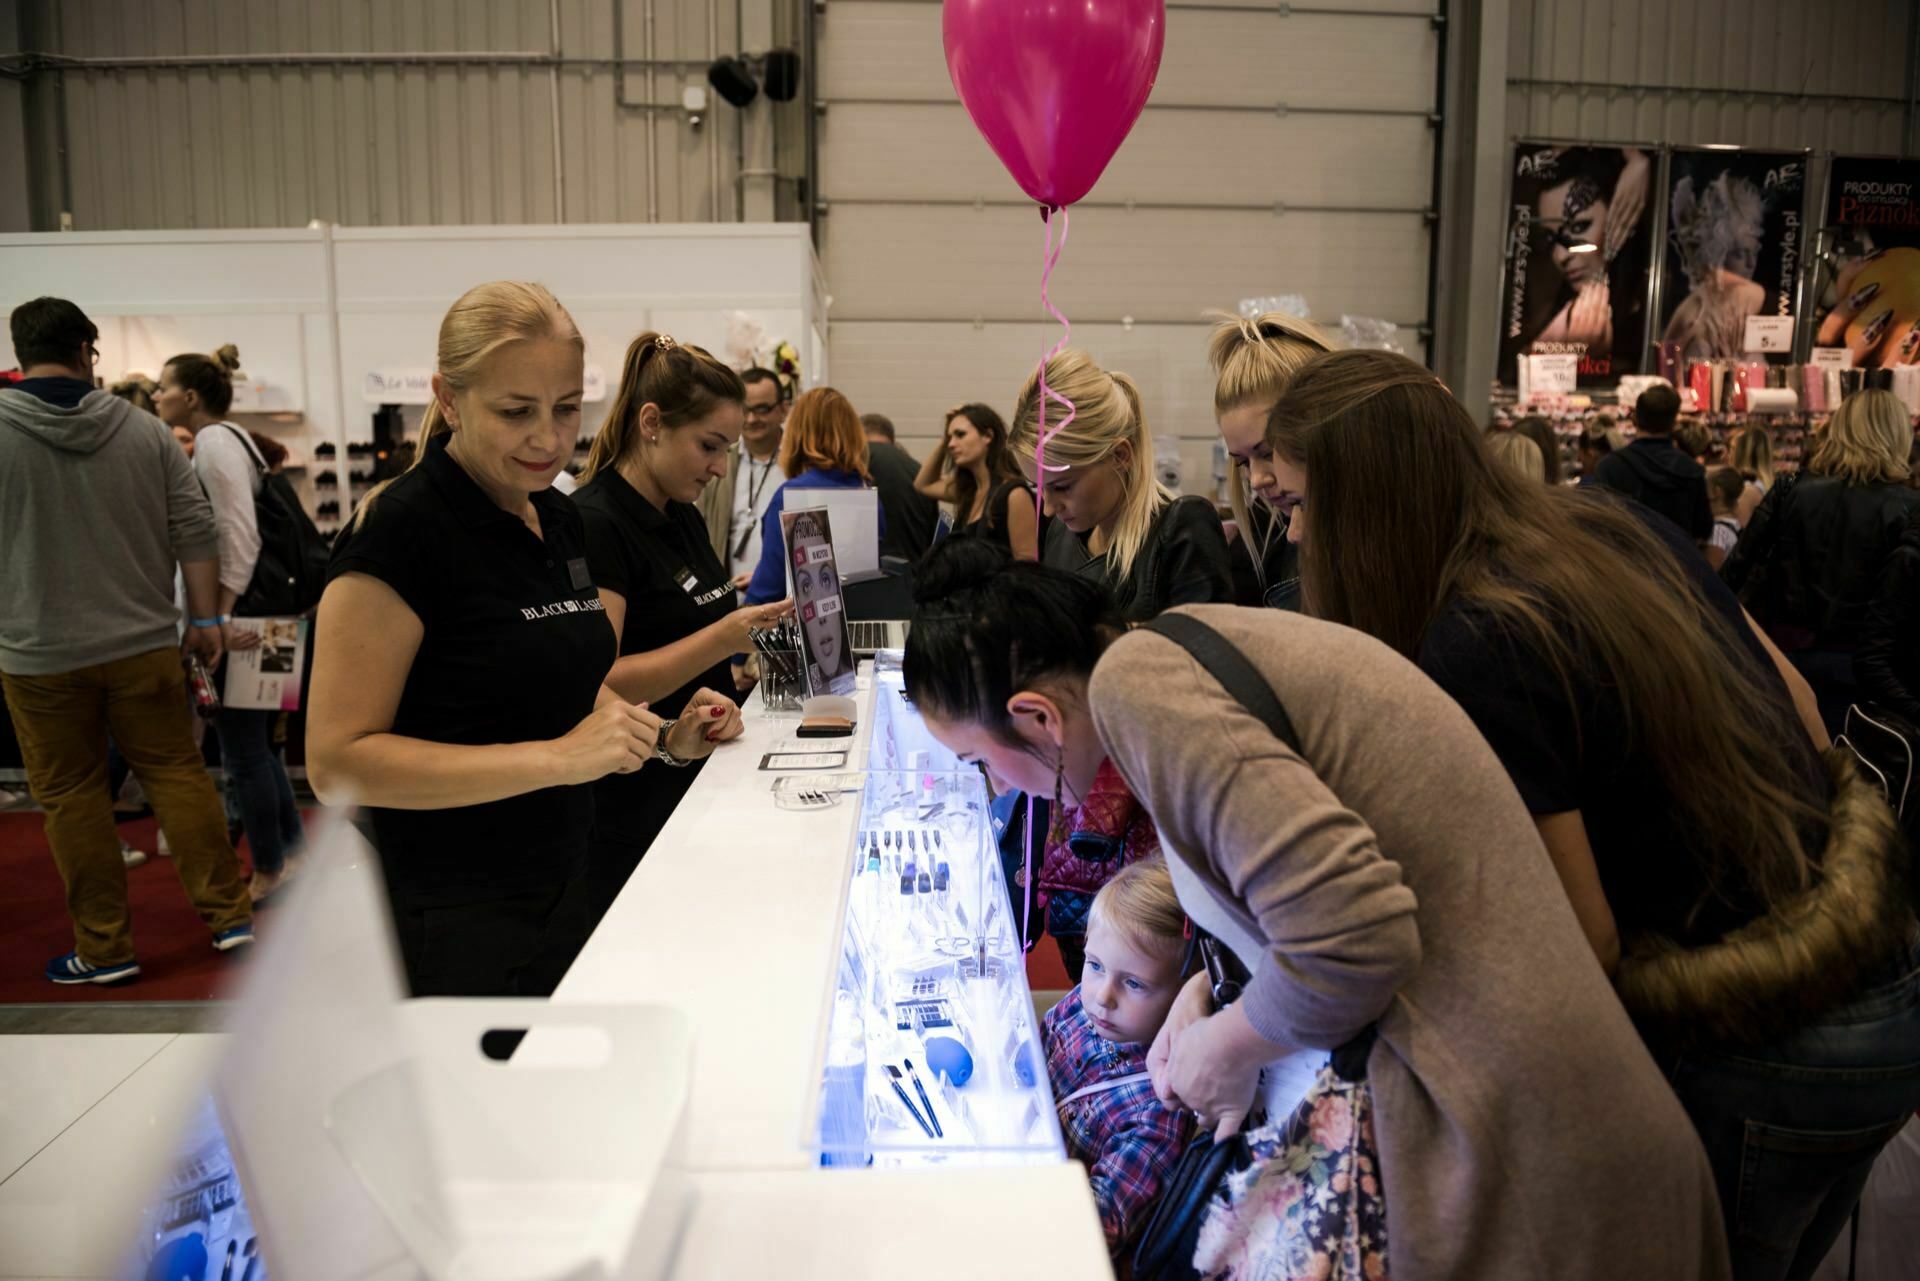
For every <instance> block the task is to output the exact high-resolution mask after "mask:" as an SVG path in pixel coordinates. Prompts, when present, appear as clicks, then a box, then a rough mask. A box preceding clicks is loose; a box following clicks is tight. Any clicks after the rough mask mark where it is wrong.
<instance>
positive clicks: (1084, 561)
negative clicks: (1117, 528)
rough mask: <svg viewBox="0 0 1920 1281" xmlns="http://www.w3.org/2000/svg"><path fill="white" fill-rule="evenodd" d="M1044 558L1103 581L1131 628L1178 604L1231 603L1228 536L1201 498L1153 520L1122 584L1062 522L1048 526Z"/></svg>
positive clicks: (1177, 502) (1180, 502) (1174, 505)
mask: <svg viewBox="0 0 1920 1281" xmlns="http://www.w3.org/2000/svg"><path fill="white" fill-rule="evenodd" d="M1040 559H1041V561H1042V562H1044V563H1045V564H1048V565H1052V566H1053V567H1055V568H1056V569H1065V570H1071V571H1072V572H1074V573H1076V574H1079V575H1080V576H1081V577H1083V578H1096V579H1099V580H1100V581H1102V582H1105V583H1106V584H1107V586H1108V587H1109V588H1110V589H1111V590H1112V592H1113V598H1114V604H1115V605H1117V606H1118V607H1119V610H1120V616H1121V617H1122V618H1124V619H1126V620H1127V621H1128V622H1129V623H1144V622H1146V621H1147V620H1148V619H1150V618H1157V617H1159V615H1160V614H1161V613H1163V612H1165V611H1166V610H1168V609H1171V608H1172V607H1173V606H1175V605H1204V604H1209V603H1218V604H1223V605H1230V604H1232V603H1233V564H1232V560H1231V558H1230V557H1229V556H1228V553H1227V531H1226V528H1225V527H1224V526H1223V525H1222V524H1221V523H1220V513H1219V512H1218V511H1216V510H1214V506H1213V503H1212V502H1211V501H1209V500H1208V499H1205V498H1202V497H1200V496H1199V495H1197V494H1188V495H1187V496H1186V497H1184V498H1176V499H1174V500H1173V501H1172V502H1171V503H1168V504H1167V505H1166V506H1165V507H1162V508H1161V509H1160V512H1159V514H1158V515H1157V516H1155V517H1154V518H1153V528H1152V529H1150V530H1148V531H1147V538H1146V541H1145V542H1144V543H1142V544H1141V545H1140V553H1139V555H1137V556H1135V557H1134V559H1133V572H1132V573H1130V574H1129V575H1128V576H1127V578H1126V579H1125V580H1124V581H1122V582H1118V583H1116V582H1112V581H1110V580H1109V579H1108V578H1107V558H1106V557H1105V556H1091V555H1089V554H1088V553H1087V545H1086V544H1085V543H1084V542H1082V541H1081V540H1080V538H1079V536H1078V535H1076V534H1075V533H1074V532H1073V531H1072V530H1070V529H1068V528H1067V527H1066V525H1065V523H1063V522H1061V521H1057V520H1054V521H1048V522H1047V532H1046V540H1045V543H1044V545H1043V547H1042V548H1041V552H1040Z"/></svg>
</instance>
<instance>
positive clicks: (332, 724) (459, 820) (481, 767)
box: [307, 282, 705, 996]
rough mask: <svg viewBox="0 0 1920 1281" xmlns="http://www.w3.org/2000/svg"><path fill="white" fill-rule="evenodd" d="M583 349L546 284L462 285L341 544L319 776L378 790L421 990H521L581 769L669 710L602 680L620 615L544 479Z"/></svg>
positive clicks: (563, 449) (323, 688)
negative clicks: (409, 422) (412, 402)
mask: <svg viewBox="0 0 1920 1281" xmlns="http://www.w3.org/2000/svg"><path fill="white" fill-rule="evenodd" d="M584 350H585V345H584V343H583V342H582V340H581V337H580V333H579V330H578V329H577V328H575V326H574V323H573V320H572V318H571V317H570V316H568V315H567V313H566V310H565V309H564V308H562V307H561V306H560V304H559V303H558V302H557V301H556V300H555V299H554V297H553V295H552V294H550V293H548V292H547V291H546V290H545V289H544V288H542V287H540V286H538V285H528V284H518V283H512V282H495V283H492V284H486V285H479V286H476V287H475V288H473V289H471V290H469V291H468V292H467V293H466V294H465V295H463V296H462V297H461V298H460V300H459V301H458V302H456V303H455V304H454V305H453V308H452V310H450V311H449V312H448V313H447V316H446V319H445V320H444V321H442V322H441V325H440V338H439V351H438V372H437V373H435V374H434V377H433V388H434V402H433V404H432V405H431V406H430V407H429V408H428V411H427V416H426V420H425V422H424V423H423V424H422V428H421V443H420V447H419V452H418V454H417V456H416V458H415V460H414V465H413V467H412V468H411V469H410V470H409V471H408V472H407V473H406V474H404V475H403V476H401V477H399V478H398V479H397V480H395V481H393V482H392V483H391V484H390V485H387V486H385V487H384V488H383V489H382V490H377V491H375V492H374V493H373V494H370V495H369V496H368V497H367V499H366V500H365V501H364V502H363V503H362V505H361V508H360V513H359V516H358V518H357V519H356V520H355V522H354V524H353V525H352V526H351V527H350V528H349V529H348V530H347V531H346V532H345V533H344V534H343V535H342V536H341V538H340V540H339V541H338V542H337V543H336V544H335V546H334V554H333V563H332V566H331V569H330V571H329V573H330V581H329V582H328V584H327V590H326V594H325V595H324V596H323V597H322V598H321V601H320V612H319V617H318V621H317V625H316V628H315V648H314V671H313V689H312V695H311V703H310V710H309V715H308V723H307V768H308V776H309V779H310V781H311V782H312V783H313V786H314V790H315V791H316V792H317V793H318V794H319V796H320V797H321V799H322V800H324V801H326V802H327V803H328V804H343V803H344V804H359V805H364V806H366V807H367V816H368V818H369V820H370V825H371V829H372V835H373V838H374V841H375V843H376V845H377V846H378V848H379V851H380V856H381V865H382V869H383V871H384V874H385V877H386V881H387V887H388V893H389V895H390V898H391V900H392V906H393V916H394V924H395V928H396V930H397V933H398V936H399V941H400V951H401V957H402V959H403V961H404V962H405V964H406V969H407V978H408V982H409V983H410V985H411V987H412V990H413V992H414V994H415V995H418V996H426V995H441V996H490V995H507V994H513V993H516V992H519V993H522V994H526V993H528V992H529V990H530V989H529V987H528V986H527V984H526V983H525V981H524V980H523V977H522V972H523V971H524V970H525V969H526V967H527V966H528V965H529V964H530V963H531V962H532V961H533V960H534V958H535V957H536V955H537V954H538V953H539V952H540V950H541V949H542V947H543V946H545V945H546V942H547V938H548V930H549V926H550V924H551V923H552V920H553V918H554V915H555V909H556V908H557V906H558V905H559V902H560V899H561V895H562V892H563V891H564V890H565V888H566V886H567V883H568V881H569V880H570V879H571V877H572V876H573V874H574V873H575V871H576V869H577V868H578V867H579V866H580V865H581V864H582V863H583V862H584V860H585V857H586V849H587V837H588V834H589V832H590V830H591V827H592V822H593V798H592V792H591V789H590V788H589V786H588V784H590V783H592V782H593V781H594V780H595V779H598V778H601V777H603V776H604V775H607V774H614V773H632V772H633V771H635V770H638V769H639V768H640V767H641V766H642V765H643V764H645V763H646V762H647V761H648V760H650V759H651V758H652V757H653V756H654V753H655V740H656V735H657V734H658V733H659V730H660V725H661V722H660V719H659V717H657V716H655V715H654V714H652V713H651V712H649V711H647V710H646V709H645V708H644V707H635V706H632V705H630V704H628V703H627V702H625V701H623V700H621V699H618V698H616V697H614V696H613V695H611V694H608V693H605V692H603V690H602V686H601V681H602V679H603V678H604V677H605V676H606V674H607V671H608V669H609V668H610V667H611V666H612V664H613V660H614V656H615V636H614V632H613V629H612V628H611V627H610V626H608V623H607V616H606V613H605V610H604V608H603V607H602V605H601V603H600V597H599V594H598V593H597V592H596V591H595V590H594V585H593V576H592V574H591V573H590V572H589V570H588V567H587V548H586V535H585V531H584V530H583V529H582V527H581V524H580V517H579V514H578V513H577V512H576V511H575V510H574V507H573V504H572V503H571V502H570V501H569V500H568V499H567V498H566V497H565V496H563V495H561V494H560V493H558V492H556V491H554V490H552V489H551V488H549V487H550V486H551V485H552V483H553V478H554V476H555V475H557V474H558V473H559V471H560V469H561V467H562V466H563V465H564V464H565V462H566V460H567V458H568V456H569V455H570V454H571V453H572V442H573V441H574V440H575V439H576V438H577V437H578V435H579V417H580V399H581V395H582V384H583V382H584V364H583V353H584ZM685 737H688V735H677V736H676V740H675V741H674V743H673V745H674V746H676V747H679V746H680V745H679V743H678V741H677V740H678V739H680V738H685ZM691 737H693V738H694V739H695V740H696V741H699V740H700V739H701V736H700V735H699V734H697V733H695V734H693V735H691ZM700 745H701V747H704V746H705V744H704V742H701V744H700ZM680 750H684V751H688V752H690V753H692V752H697V751H698V750H699V749H698V748H690V747H681V748H680Z"/></svg>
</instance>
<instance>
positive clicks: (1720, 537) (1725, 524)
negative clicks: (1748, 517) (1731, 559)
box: [1707, 516, 1740, 555]
mask: <svg viewBox="0 0 1920 1281" xmlns="http://www.w3.org/2000/svg"><path fill="white" fill-rule="evenodd" d="M1707 544H1708V546H1711V547H1718V548H1719V549H1720V550H1721V551H1723V552H1726V553H1728V554H1729V555H1731V554H1732V552H1733V549H1734V548H1735V547H1737V546H1739V545H1740V525H1739V523H1738V522H1736V521H1735V520H1734V519H1733V518H1732V517H1730V516H1718V517H1715V518H1714V522H1713V533H1712V534H1711V535H1709V536H1708V538H1707Z"/></svg>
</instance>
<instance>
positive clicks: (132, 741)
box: [0, 648, 253, 965]
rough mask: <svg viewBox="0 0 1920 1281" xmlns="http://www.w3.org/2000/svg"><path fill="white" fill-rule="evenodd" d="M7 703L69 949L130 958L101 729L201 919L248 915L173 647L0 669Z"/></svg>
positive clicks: (230, 920) (92, 956) (221, 921)
mask: <svg viewBox="0 0 1920 1281" xmlns="http://www.w3.org/2000/svg"><path fill="white" fill-rule="evenodd" d="M0 685H4V687H5V689H6V694H7V713H8V715H9V716H11V717H12V718H13V729H14V734H15V735H16V736H17V737H18V738H19V740H20V752H21V755H22V756H23V757H25V759H26V766H27V785H28V786H29V787H30V788H31V789H32V791H33V797H34V799H35V800H36V801H38V802H39V803H40V808H41V809H42V810H44V811H45V812H46V825H47V843H48V844H49V845H51V846H52V847H53V861H54V862H55V864H57V865H58V866H59V868H60V877H61V879H62V880H63V881H65V882H66V886H67V914H68V915H69V916H71V917H72V918H73V941H74V947H75V949H76V950H77V951H78V952H79V953H80V959H81V960H83V961H86V962H87V963H89V964H91V965H120V964H123V963H125V962H127V961H131V960H132V959H133V928H132V924H131V922H130V921H129V920H128V919H127V869H126V866H125V864H124V863H122V861H121V858H120V838H119V835H118V833H117V832H116V831H115V830H114V825H113V798H112V797H110V796H109V795H107V735H108V733H111V734H112V735H113V741H114V743H115V744H116V745H117V746H118V747H119V748H120V754H121V755H122V756H124V757H126V760H127V764H128V765H129V766H131V767H132V768H133V772H134V774H135V775H136V776H137V777H138V778H139V779H140V784H141V786H142V787H144V788H145V789H146V792H147V797H148V799H149V800H150V801H152V803H153V811H154V813H155V815H157V816H158V817H159V819H160V830H161V831H163V832H165V833H166V835H167V843H168V844H169V845H170V846H171V847H172V849H173V866H174V870H175V871H176V872H177V873H178V874H179V876H180V883H181V885H183V886H184V887H185V888H186V891H187V897H188V898H189V899H191V900H192V901H193V905H194V907H195V908H196V909H198V911H199V913H200V919H201V920H203V921H205V922H206V923H207V928H208V929H209V930H211V931H213V932H214V933H216V934H218V933H220V932H221V931H222V930H228V929H232V928H233V927H234V926H236V925H245V924H247V923H248V922H249V921H250V920H251V919H252V915H253V912H252V907H251V905H250V904H249V902H248V900H247V889H246V886H245V884H244V883H243V882H242V881H241V879H240V860H239V859H238V858H237V857H236V856H235V855H234V852H233V845H232V843H231V842H230V841H229V840H228V839H227V819H226V814H225V813H224V812H223V811H222V809H221V806H220V794H219V792H218V791H216V790H215V789H214V786H213V780H212V779H211V778H209V777H208V775H207V771H206V767H205V765H203V764H202V762H201V759H200V752H199V750H198V749H197V748H196V747H195V746H194V743H193V733H192V724H191V717H192V713H191V712H190V711H189V710H188V707H187V692H186V673H185V671H184V670H183V669H182V668H181V665H180V654H179V651H177V650H174V649H171V648H168V649H159V650H155V651H153V652H152V653H149V654H139V655H136V656H135V657H133V658H123V659H120V660H118V661H117V662H112V663H101V664H99V665H97V666H94V667H82V668H80V669H79V670H78V671H72V672H62V673H60V674H59V675H57V676H5V675H0Z"/></svg>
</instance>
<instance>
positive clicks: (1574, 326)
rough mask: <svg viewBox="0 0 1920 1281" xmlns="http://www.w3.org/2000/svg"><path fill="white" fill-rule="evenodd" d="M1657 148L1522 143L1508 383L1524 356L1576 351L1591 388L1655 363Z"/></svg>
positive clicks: (1515, 171) (1506, 352)
mask: <svg viewBox="0 0 1920 1281" xmlns="http://www.w3.org/2000/svg"><path fill="white" fill-rule="evenodd" d="M1656 154H1657V153H1656V151H1655V149H1654V148H1653V147H1651V146H1639V145H1633V144H1629V145H1624V146H1619V145H1616V146H1573V145H1568V144H1566V143H1555V142H1526V141H1522V142H1519V143H1516V144H1515V145H1514V150H1513V163H1512V168H1511V170H1510V178H1511V185H1510V188H1509V194H1508V199H1507V211H1508V212H1507V248H1506V264H1505V283H1504V285H1503V288H1502V291H1501V316H1500V375H1499V376H1500V381H1501V382H1503V383H1505V384H1507V385H1508V386H1513V385H1514V384H1515V383H1516V382H1517V381H1518V365H1519V357H1520V356H1521V355H1522V354H1527V355H1574V356H1578V357H1579V358H1580V366H1579V370H1580V372H1579V380H1580V383H1581V384H1582V385H1583V386H1592V385H1597V384H1602V383H1607V384H1611V383H1613V382H1616V381H1618V380H1619V378H1620V376H1621V375H1622V374H1637V373H1642V372H1644V370H1645V366H1646V363H1647V316H1648V304H1649V301H1650V297H1651V294H1652V276H1653V273H1652V267H1653V254H1654V246H1653V242H1654V238H1655V231H1656V229H1655V227H1654V225H1653V214H1654V205H1655V201H1654V199H1653V197H1654V194H1655V193H1654V164H1653V161H1654V157H1655V155H1656Z"/></svg>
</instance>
